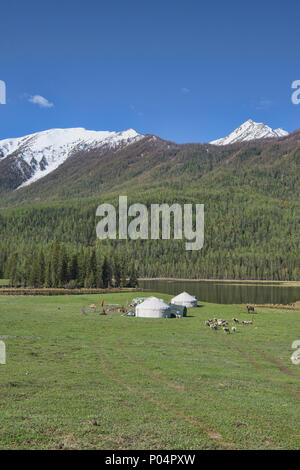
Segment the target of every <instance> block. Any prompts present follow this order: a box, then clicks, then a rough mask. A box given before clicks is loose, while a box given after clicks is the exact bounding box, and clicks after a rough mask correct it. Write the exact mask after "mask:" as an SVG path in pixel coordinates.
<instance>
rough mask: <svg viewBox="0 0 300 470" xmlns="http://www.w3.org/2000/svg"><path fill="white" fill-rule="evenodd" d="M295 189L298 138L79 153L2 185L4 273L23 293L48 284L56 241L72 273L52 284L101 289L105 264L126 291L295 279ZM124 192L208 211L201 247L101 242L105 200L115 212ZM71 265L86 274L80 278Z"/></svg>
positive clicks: (299, 273) (298, 271) (299, 241)
mask: <svg viewBox="0 0 300 470" xmlns="http://www.w3.org/2000/svg"><path fill="white" fill-rule="evenodd" d="M299 188H300V132H299V131H298V132H295V133H294V134H291V135H290V136H288V137H284V138H281V139H278V140H277V139H276V140H268V141H256V142H249V143H243V144H234V145H231V146H224V147H222V148H220V147H217V146H213V145H209V144H204V145H200V144H186V145H177V144H174V143H171V142H166V141H163V140H161V139H159V138H156V137H154V136H148V137H147V138H145V139H143V140H142V141H140V142H138V143H134V144H132V145H130V146H128V147H126V148H125V149H120V150H116V151H113V152H107V153H105V152H102V153H100V152H97V151H96V150H95V151H89V152H78V153H77V154H75V155H74V156H73V157H71V158H69V159H68V160H67V161H66V162H65V163H64V164H63V165H61V166H60V167H59V168H58V169H57V170H55V171H54V172H53V173H51V174H50V175H48V176H46V177H45V178H43V179H41V180H39V181H38V182H36V183H33V184H31V185H30V186H28V187H25V188H23V189H20V190H17V191H12V190H9V189H7V187H5V185H4V186H2V201H1V206H2V209H1V211H0V221H1V224H0V248H1V250H0V257H1V258H0V260H1V264H0V271H1V272H0V275H1V276H4V277H7V278H10V279H14V283H15V284H17V285H21V284H27V285H33V284H39V285H50V283H51V282H52V281H53V279H52V278H53V275H50V274H49V272H50V271H49V269H50V267H49V266H50V265H51V263H52V266H57V265H56V264H55V263H56V262H55V263H54V264H53V262H52V261H51V260H52V258H53V249H54V248H53V246H54V244H53V242H54V241H58V242H59V247H60V248H59V250H57V252H59V253H60V254H59V255H57V256H56V258H57V259H58V261H57V263H58V265H59V266H61V265H65V266H66V265H67V266H68V268H67V270H66V275H61V276H60V279H56V280H55V279H54V281H53V282H54V284H55V285H61V284H63V285H65V284H67V283H70V282H71V281H74V282H73V284H78V285H86V286H87V285H91V286H92V285H100V284H101V283H102V284H103V282H104V281H103V279H106V277H105V276H104V277H103V276H102V270H103V265H104V264H105V262H107V263H108V264H109V265H110V272H111V277H113V278H118V279H119V277H120V276H121V279H123V281H117V282H123V283H124V282H125V281H124V279H125V277H130V276H132V278H134V277H135V276H136V275H137V274H138V275H139V276H144V277H147V276H149V277H155V276H168V277H186V278H188V277H189V278H196V277H199V278H224V279H274V280H286V279H287V280H299V279H300V231H299V227H300V189H299ZM119 194H120V195H128V203H129V204H131V203H133V202H140V203H144V204H147V205H148V206H150V204H152V203H164V202H166V203H173V202H178V203H203V204H204V205H205V241H204V247H203V249H202V250H201V251H198V252H197V251H194V252H189V251H186V250H185V243H184V240H182V241H179V240H177V241H174V240H170V241H169V240H164V241H162V240H156V241H151V240H147V241H145V240H139V241H134V242H133V241H130V240H127V241H119V240H116V241H105V242H103V241H99V240H97V238H96V231H95V227H96V223H97V219H96V217H95V212H96V207H97V206H98V205H99V204H100V203H102V202H112V203H114V204H115V205H116V207H117V206H118V196H119ZM55 246H56V245H55ZM83 253H85V255H83ZM92 256H93V257H94V256H95V259H96V264H97V266H98V268H97V270H96V271H95V270H93V269H92V272H93V273H94V274H92V275H91V274H90V271H89V268H87V270H86V271H84V269H85V268H84V269H83V266H85V267H87V266H89V265H90V261H88V259H90V258H91V257H92ZM74 257H75V258H77V264H78V266H81V267H80V268H78V273H79V272H80V274H78V273H77V274H76V276H75V275H74V272H73V274H72V269H71V265H72V259H74ZM64 258H65V261H63V260H64ZM37 259H44V263H45V266H46V265H47V263H48V267H49V269H48V271H49V272H48V274H47V270H46V268H45V271H44V274H43V275H42V277H40V280H39V281H35V280H34V279H35V278H36V274H33V272H35V271H36V270H37V267H36V268H34V270H33V271H32V269H33V268H30V266H33V265H34V261H35V263H37V264H41V263H40V262H37V261H36V260H37ZM105 260H106V261H105ZM119 265H120V266H121V268H122V269H121V271H122V274H121V275H119V274H118V269H119V268H118V266H119ZM116 266H117V267H116ZM51 269H54V268H51ZM55 269H56V268H55ZM60 269H62V268H60ZM114 270H115V271H114ZM83 271H84V272H83ZM60 272H62V271H60ZM47 276H48V277H47ZM51 279H52V281H51ZM105 282H106V281H105ZM52 284H53V283H52ZM54 284H53V285H54Z"/></svg>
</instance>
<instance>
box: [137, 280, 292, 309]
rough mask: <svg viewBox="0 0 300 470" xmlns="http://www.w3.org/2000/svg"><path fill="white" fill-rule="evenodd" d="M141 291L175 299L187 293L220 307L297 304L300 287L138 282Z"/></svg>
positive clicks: (257, 284) (199, 282)
mask: <svg viewBox="0 0 300 470" xmlns="http://www.w3.org/2000/svg"><path fill="white" fill-rule="evenodd" d="M139 285H140V287H142V288H143V289H149V290H151V291H152V292H162V293H165V294H173V295H177V294H179V293H180V292H183V291H186V292H188V293H189V294H191V295H195V296H196V297H197V298H198V300H203V301H205V302H214V303H220V304H245V303H254V304H289V303H292V302H296V301H297V300H300V287H283V286H280V285H279V284H278V283H275V282H274V283H268V284H267V285H266V284H265V283H255V284H252V285H249V284H246V282H244V283H243V281H241V282H240V283H239V285H233V284H230V283H228V282H222V281H214V282H206V281H159V280H157V281H139Z"/></svg>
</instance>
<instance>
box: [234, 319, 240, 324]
mask: <svg viewBox="0 0 300 470" xmlns="http://www.w3.org/2000/svg"><path fill="white" fill-rule="evenodd" d="M232 321H234V323H240V322H239V320H238V319H237V318H233V319H232Z"/></svg>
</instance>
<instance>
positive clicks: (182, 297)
mask: <svg viewBox="0 0 300 470" xmlns="http://www.w3.org/2000/svg"><path fill="white" fill-rule="evenodd" d="M172 300H181V301H192V300H196V297H194V296H193V295H190V294H188V293H187V292H181V294H178V295H176V297H173V299H172Z"/></svg>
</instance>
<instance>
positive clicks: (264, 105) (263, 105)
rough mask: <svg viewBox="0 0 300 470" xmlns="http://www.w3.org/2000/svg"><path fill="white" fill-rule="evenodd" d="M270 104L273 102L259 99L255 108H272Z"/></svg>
mask: <svg viewBox="0 0 300 470" xmlns="http://www.w3.org/2000/svg"><path fill="white" fill-rule="evenodd" d="M272 104H273V102H272V101H271V100H267V99H265V98H261V99H260V101H259V103H258V104H257V106H256V109H258V110H263V109H269V108H270V107H271V106H272Z"/></svg>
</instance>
